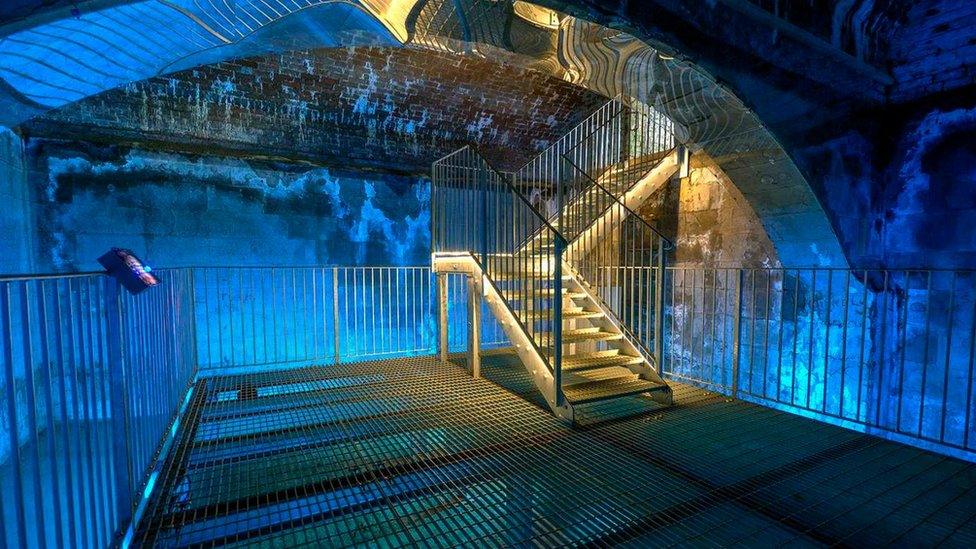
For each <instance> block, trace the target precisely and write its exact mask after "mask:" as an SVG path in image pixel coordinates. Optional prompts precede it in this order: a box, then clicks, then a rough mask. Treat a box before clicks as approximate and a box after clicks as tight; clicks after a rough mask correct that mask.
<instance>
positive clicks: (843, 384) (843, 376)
mask: <svg viewBox="0 0 976 549" xmlns="http://www.w3.org/2000/svg"><path fill="white" fill-rule="evenodd" d="M845 274H846V279H845V280H844V320H843V328H842V332H841V341H840V404H839V406H840V408H839V415H840V416H841V417H846V416H845V415H844V403H845V402H846V399H845V398H844V395H845V393H846V392H847V337H848V327H847V325H848V322H849V321H850V318H849V312H850V299H851V271H849V270H848V271H847V272H846V273H845Z"/></svg>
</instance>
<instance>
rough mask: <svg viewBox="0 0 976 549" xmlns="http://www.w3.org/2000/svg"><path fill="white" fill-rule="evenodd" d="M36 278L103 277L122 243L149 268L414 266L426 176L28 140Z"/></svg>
mask: <svg viewBox="0 0 976 549" xmlns="http://www.w3.org/2000/svg"><path fill="white" fill-rule="evenodd" d="M26 154H27V157H28V158H27V160H26V162H27V163H28V164H29V166H30V169H29V174H28V180H29V181H28V186H29V188H30V189H31V193H32V198H31V209H32V210H33V211H32V216H33V223H34V232H35V237H34V245H35V252H36V258H37V259H36V268H35V271H37V272H47V271H74V270H91V269H96V268H97V265H96V263H95V258H96V257H98V255H100V254H101V253H102V252H103V251H104V250H106V249H108V248H109V247H111V246H125V247H129V248H131V249H133V250H135V251H136V252H137V253H139V254H141V255H142V256H143V257H144V259H145V260H146V261H147V262H149V263H150V264H153V265H158V266H167V267H179V266H206V265H329V264H339V265H418V264H424V263H426V262H428V261H429V253H430V252H429V250H430V229H429V216H430V211H429V207H430V206H429V192H430V190H429V189H430V187H429V182H428V181H427V180H426V179H425V178H422V177H409V176H395V175H384V174H370V173H366V172H347V171H343V170H335V169H328V168H315V167H309V166H305V165H298V164H289V163H276V162H262V161H248V160H244V159H238V158H219V157H201V156H190V155H184V154H174V153H163V152H152V151H146V150H142V149H138V148H128V147H116V146H99V145H91V144H86V143H77V142H55V141H48V140H36V139H35V140H31V141H30V142H29V143H28V146H27V153H26Z"/></svg>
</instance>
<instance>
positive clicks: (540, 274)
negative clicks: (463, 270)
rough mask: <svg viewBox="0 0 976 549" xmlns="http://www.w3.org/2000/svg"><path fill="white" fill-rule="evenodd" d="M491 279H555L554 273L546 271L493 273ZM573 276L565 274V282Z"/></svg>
mask: <svg viewBox="0 0 976 549" xmlns="http://www.w3.org/2000/svg"><path fill="white" fill-rule="evenodd" d="M491 277H492V278H493V279H495V280H499V281H501V280H504V281H506V282H508V281H512V280H515V281H518V280H545V279H551V278H553V276H552V273H547V272H545V271H521V272H518V271H512V272H501V273H492V275H491ZM572 278H573V275H570V274H564V275H563V280H572Z"/></svg>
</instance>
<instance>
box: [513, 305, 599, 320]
mask: <svg viewBox="0 0 976 549" xmlns="http://www.w3.org/2000/svg"><path fill="white" fill-rule="evenodd" d="M549 315H550V311H549V310H548V309H540V310H537V311H529V312H527V313H526V316H527V317H528V318H530V319H540V320H541V319H546V320H548V319H549ZM604 316H606V315H604V314H603V313H602V312H600V311H587V310H585V309H582V308H579V309H567V308H565V307H564V308H563V320H579V319H582V318H603V317H604Z"/></svg>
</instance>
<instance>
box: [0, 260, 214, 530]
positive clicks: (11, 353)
mask: <svg viewBox="0 0 976 549" xmlns="http://www.w3.org/2000/svg"><path fill="white" fill-rule="evenodd" d="M160 276H161V277H162V278H163V279H164V280H165V281H166V284H165V285H164V286H163V287H161V288H157V289H154V291H153V292H149V293H147V294H146V295H143V296H137V297H133V296H130V295H127V294H123V293H120V292H119V289H118V286H117V284H116V282H115V281H114V280H112V279H110V278H108V277H105V276H103V275H100V274H82V275H69V276H57V277H21V278H6V279H0V351H2V353H0V369H2V372H3V376H2V381H0V394H2V395H3V403H4V404H3V411H2V413H0V487H2V492H3V497H2V498H0V523H2V527H0V540H3V541H4V543H10V544H11V546H18V545H26V546H51V547H105V546H107V545H109V544H110V543H111V542H112V541H113V534H115V532H117V530H118V529H119V527H120V526H122V525H124V524H125V523H126V522H127V521H128V520H129V517H130V516H131V513H132V511H133V509H134V508H135V506H136V505H137V504H138V503H139V497H138V496H137V494H141V493H142V492H143V491H144V489H146V488H147V487H146V486H145V483H146V479H147V478H148V473H149V470H150V467H152V465H153V462H154V460H155V457H156V455H157V452H158V450H159V448H160V443H161V441H162V440H163V438H164V435H165V434H166V433H167V430H168V429H169V428H170V425H171V423H172V421H173V419H174V415H175V411H176V410H177V408H178V407H179V405H180V403H181V402H182V400H183V399H184V396H185V394H186V391H187V389H188V387H189V384H190V382H191V381H192V378H193V374H194V370H195V364H194V360H193V322H192V320H193V318H192V301H191V285H190V280H189V278H188V277H187V275H186V273H185V272H182V271H162V272H161V273H160ZM148 488H151V487H148ZM11 540H13V541H12V542H11ZM18 540H19V541H18ZM0 545H3V544H0Z"/></svg>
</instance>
